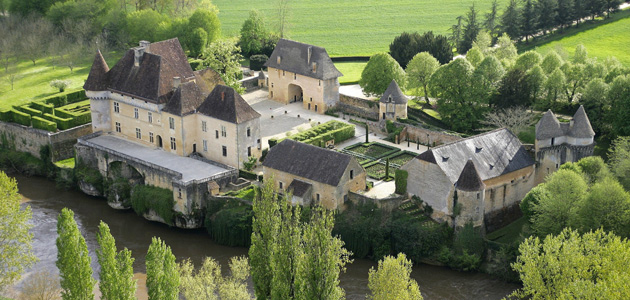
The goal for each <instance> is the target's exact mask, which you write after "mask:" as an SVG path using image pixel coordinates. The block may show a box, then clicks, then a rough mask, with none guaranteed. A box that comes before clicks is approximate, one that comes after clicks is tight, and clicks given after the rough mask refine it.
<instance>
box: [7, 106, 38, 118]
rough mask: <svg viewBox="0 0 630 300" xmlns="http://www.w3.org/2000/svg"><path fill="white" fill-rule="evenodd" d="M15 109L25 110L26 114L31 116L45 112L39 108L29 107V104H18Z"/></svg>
mask: <svg viewBox="0 0 630 300" xmlns="http://www.w3.org/2000/svg"><path fill="white" fill-rule="evenodd" d="M14 108H15V110H17V111H20V112H23V113H25V114H29V115H30V116H31V117H41V116H42V115H43V113H42V112H41V111H39V110H37V109H33V108H30V107H28V106H27V105H22V106H16V107H14Z"/></svg>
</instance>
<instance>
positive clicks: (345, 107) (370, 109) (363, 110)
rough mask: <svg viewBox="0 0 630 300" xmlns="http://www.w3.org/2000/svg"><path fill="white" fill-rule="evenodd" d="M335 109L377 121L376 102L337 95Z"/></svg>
mask: <svg viewBox="0 0 630 300" xmlns="http://www.w3.org/2000/svg"><path fill="white" fill-rule="evenodd" d="M337 109H339V110H340V111H342V112H344V113H347V114H353V115H357V116H359V117H362V118H367V119H373V120H378V102H376V101H372V100H367V99H362V98H357V97H352V96H348V95H344V94H339V104H337Z"/></svg>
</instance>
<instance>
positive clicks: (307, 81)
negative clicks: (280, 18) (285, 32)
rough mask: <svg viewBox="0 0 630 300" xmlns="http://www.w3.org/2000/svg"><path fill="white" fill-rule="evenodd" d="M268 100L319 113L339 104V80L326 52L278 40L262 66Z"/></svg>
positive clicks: (337, 72)
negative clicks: (266, 83) (267, 89)
mask: <svg viewBox="0 0 630 300" xmlns="http://www.w3.org/2000/svg"><path fill="white" fill-rule="evenodd" d="M265 67H267V68H268V70H267V77H268V87H269V98H271V99H273V100H275V101H278V102H281V103H284V104H289V103H292V102H303V104H302V106H303V107H304V109H308V110H311V111H314V112H317V113H320V114H323V113H324V112H325V111H326V110H327V109H328V108H330V107H334V106H336V105H337V103H338V102H339V77H341V76H343V74H341V72H339V70H337V68H336V67H335V64H334V63H333V62H332V60H331V59H330V57H329V56H328V53H327V52H326V49H324V48H322V47H317V46H313V45H308V44H303V43H299V42H296V41H291V40H286V39H280V40H279V41H278V43H277V44H276V48H275V49H274V50H273V53H271V56H270V57H269V60H267V62H266V63H265Z"/></svg>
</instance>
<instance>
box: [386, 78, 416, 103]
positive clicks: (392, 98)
mask: <svg viewBox="0 0 630 300" xmlns="http://www.w3.org/2000/svg"><path fill="white" fill-rule="evenodd" d="M407 100H409V99H408V98H407V96H405V94H403V92H402V91H401V90H400V87H399V86H398V83H396V80H393V79H392V82H390V83H389V86H388V87H387V89H386V90H385V93H384V94H383V96H382V97H381V100H380V102H382V103H390V102H393V103H395V104H406V103H407Z"/></svg>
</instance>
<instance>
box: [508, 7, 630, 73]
mask: <svg viewBox="0 0 630 300" xmlns="http://www.w3.org/2000/svg"><path fill="white" fill-rule="evenodd" d="M628 29H630V10H629V9H626V10H624V11H622V12H620V13H617V14H613V15H612V16H611V19H610V20H602V21H600V22H598V23H593V24H582V25H580V27H579V28H571V29H570V30H567V32H566V33H565V34H563V35H562V36H556V35H553V36H550V37H549V38H546V39H545V40H542V41H539V42H536V43H535V44H532V45H523V46H521V47H519V48H520V49H519V50H521V51H525V50H530V49H533V48H534V47H536V49H537V51H539V52H540V53H541V54H543V55H544V54H546V53H547V52H549V51H550V50H553V49H556V48H559V47H560V48H563V49H564V50H565V51H567V52H568V54H569V55H570V56H572V55H573V52H575V47H576V46H577V45H578V44H582V45H584V46H585V47H586V50H587V51H588V55H589V56H590V57H598V58H599V59H600V60H602V59H604V58H606V57H610V56H614V57H616V58H617V59H618V60H619V61H620V62H621V63H623V64H624V65H626V66H630V54H628V49H630V34H629V33H630V32H629V31H628Z"/></svg>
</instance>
